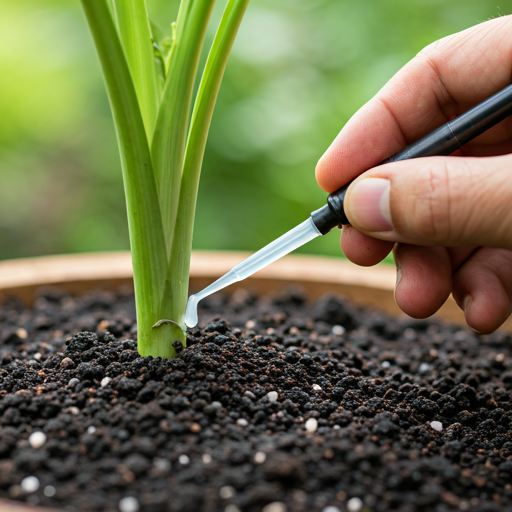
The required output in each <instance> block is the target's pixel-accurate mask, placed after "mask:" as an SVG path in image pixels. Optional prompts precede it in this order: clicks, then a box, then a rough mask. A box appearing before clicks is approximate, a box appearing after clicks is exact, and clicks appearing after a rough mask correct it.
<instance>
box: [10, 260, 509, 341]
mask: <svg viewBox="0 0 512 512" xmlns="http://www.w3.org/2000/svg"><path fill="white" fill-rule="evenodd" d="M247 255H248V253H242V252H208V251H196V252H194V253H193V255H192V263H191V270H190V274H191V279H190V289H191V291H192V292H195V291H198V290H200V289H202V288H204V287H205V286H206V285H208V284H209V283H211V282H213V281H214V280H215V279H217V278H218V277H219V276H220V275H222V274H224V273H225V272H227V271H228V270H229V269H230V268H232V267H233V266H234V265H236V264H237V263H238V262H240V261H241V260H242V259H244V258H245V257H247ZM123 284H124V285H131V284H132V266H131V259H130V254H129V253H128V252H110V253H89V254H72V255H62V256H44V257H39V258H28V259H18V260H10V261H3V262H0V302H1V301H2V300H4V299H5V298H6V297H7V296H16V297H19V298H21V299H22V300H23V301H24V302H26V303H30V302H31V300H32V298H33V297H34V292H35V291H36V290H37V288H38V287H40V286H53V285H59V286H62V287H64V288H65V289H66V290H67V291H68V292H70V293H72V294H75V293H80V292H82V291H86V290H90V289H93V288H97V287H102V288H112V287H117V286H120V285H123ZM288 284H298V285H300V286H302V287H303V288H304V289H306V290H307V292H308V293H309V295H310V297H311V298H313V299H314V298H316V297H318V296H319V295H321V294H323V293H326V292H334V293H339V294H342V295H345V296H347V297H349V298H350V299H351V300H353V301H354V302H355V303H356V304H361V305H368V306H372V307H377V308H380V309H382V310H384V311H387V312H389V313H391V314H395V315H400V314H402V313H401V312H400V310H399V309H398V307H397V305H396V304H395V301H394V296H393V294H394V287H395V269H394V268H393V267H392V266H390V265H377V266H376V267H371V268H362V267H358V266H356V265H354V264H352V263H350V262H348V261H344V260H341V259H339V258H332V257H324V256H301V255H290V256H286V257H285V258H283V259H282V260H279V261H277V262H275V263H274V264H272V265H271V266H270V267H267V268H265V269H263V270H261V271H260V272H258V273H257V274H255V275H254V276H252V277H251V278H249V279H247V280H246V281H242V282H241V283H236V284H234V285H232V286H231V287H229V288H227V289H226V290H225V291H226V292H228V293H229V292H232V291H233V290H236V289H237V288H240V287H247V286H249V287H250V288H252V289H254V290H255V291H257V292H259V293H267V292H270V291H275V290H278V289H279V288H282V287H283V286H286V285H288ZM436 316H437V317H441V318H444V319H446V320H448V321H450V322H454V323H457V324H460V325H464V324H465V322H464V315H463V313H462V312H461V311H460V309H459V308H458V306H457V305H456V304H455V301H454V300H453V298H452V297H450V298H449V300H448V301H447V302H446V304H445V305H444V306H443V307H442V308H441V310H440V311H439V312H438V313H437V314H436ZM503 329H505V330H507V331H509V332H512V319H511V318H509V320H508V321H507V322H506V324H505V325H504V326H503Z"/></svg>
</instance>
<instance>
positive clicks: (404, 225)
mask: <svg viewBox="0 0 512 512" xmlns="http://www.w3.org/2000/svg"><path fill="white" fill-rule="evenodd" d="M511 168H512V156H511V155H507V156H499V157H488V158H466V157H430V158H418V159H415V160H408V161H403V162H395V163H392V164H386V165H382V166H380V167H378V168H376V169H372V170H371V171H368V172H366V173H364V174H363V175H362V176H360V177H359V178H358V179H357V180H356V181H355V182H354V183H353V184H352V185H351V186H350V187H349V189H348V191H347V195H346V197H345V205H344V206H345V213H346V214H347V216H348V218H349V220H350V222H351V224H352V225H353V226H354V227H355V228H357V229H358V230H360V231H362V232H363V233H365V234H367V235H370V236H372V237H375V238H379V239H381V240H387V241H392V242H402V243H408V244H414V245H431V246H452V247H453V246H460V245H477V246H488V247H498V248H506V249H512V229H511V228H510V226H512V208H511V207H510V205H512V179H510V176H511V171H510V169H511Z"/></svg>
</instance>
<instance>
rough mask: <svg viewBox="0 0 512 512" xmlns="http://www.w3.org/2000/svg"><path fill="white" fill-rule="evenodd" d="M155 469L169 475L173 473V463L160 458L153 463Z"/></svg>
mask: <svg viewBox="0 0 512 512" xmlns="http://www.w3.org/2000/svg"><path fill="white" fill-rule="evenodd" d="M153 467H154V468H155V469H156V470H157V471H159V472H160V473H168V472H169V471H171V468H172V464H171V461H169V460H167V459H164V458H161V457H158V458H156V459H155V460H154V461H153Z"/></svg>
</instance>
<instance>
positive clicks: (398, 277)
mask: <svg viewBox="0 0 512 512" xmlns="http://www.w3.org/2000/svg"><path fill="white" fill-rule="evenodd" d="M395 264H396V284H395V290H396V289H397V288H398V285H399V284H400V281H401V280H402V267H401V266H400V263H398V261H397V260H395Z"/></svg>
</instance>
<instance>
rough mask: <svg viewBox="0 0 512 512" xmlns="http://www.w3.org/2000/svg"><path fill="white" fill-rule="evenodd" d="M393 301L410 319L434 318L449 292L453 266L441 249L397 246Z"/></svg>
mask: <svg viewBox="0 0 512 512" xmlns="http://www.w3.org/2000/svg"><path fill="white" fill-rule="evenodd" d="M394 256H395V261H396V265H397V286H396V289H395V300H396V303H397V304H398V306H399V308H400V309H401V310H402V311H403V312H404V313H406V314H407V315H409V316H412V317H413V318H427V317H429V316H431V315H433V314H434V313H435V312H436V311H437V310H438V309H439V308H440V307H441V306H442V305H443V304H444V303H445V301H446V299H448V296H449V295H450V293H451V291H452V265H451V260H450V255H449V254H448V251H447V250H446V248H444V247H418V246H415V245H405V244H397V245H396V247H395V250H394Z"/></svg>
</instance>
